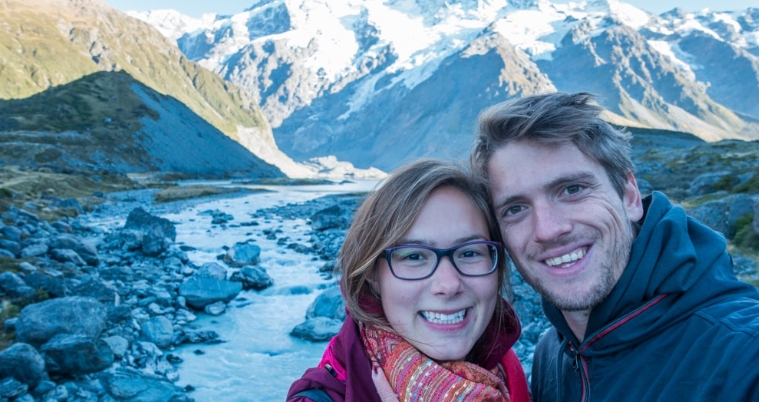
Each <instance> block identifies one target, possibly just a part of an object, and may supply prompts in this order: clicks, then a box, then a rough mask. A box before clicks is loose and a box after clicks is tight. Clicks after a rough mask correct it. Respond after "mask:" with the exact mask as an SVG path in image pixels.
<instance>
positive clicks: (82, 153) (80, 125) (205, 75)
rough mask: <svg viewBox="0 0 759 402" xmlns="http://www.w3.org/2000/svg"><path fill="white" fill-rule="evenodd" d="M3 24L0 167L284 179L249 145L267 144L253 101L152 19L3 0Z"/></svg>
mask: <svg viewBox="0 0 759 402" xmlns="http://www.w3.org/2000/svg"><path fill="white" fill-rule="evenodd" d="M0 20H2V21H4V24H5V25H4V26H5V29H3V30H1V31H0V54H2V59H3V66H2V69H1V70H2V71H1V73H0V99H5V100H6V101H4V102H3V103H2V105H0V108H2V110H3V116H2V124H1V126H2V127H0V141H2V146H3V147H4V148H5V149H10V148H8V147H11V148H13V147H15V148H16V149H15V150H14V153H12V154H8V155H17V156H9V157H7V158H4V159H3V161H2V162H3V163H6V164H7V163H24V161H28V162H29V163H36V162H39V161H44V162H45V163H48V162H55V163H56V164H59V165H71V166H74V165H78V164H83V165H88V164H91V165H93V166H100V165H101V164H103V165H102V166H107V167H108V168H111V169H115V170H117V171H150V170H171V171H177V172H182V173H188V174H194V175H195V174H197V175H202V176H206V177H208V176H218V175H223V176H228V175H230V174H236V173H238V172H239V173H240V174H245V175H261V176H264V177H272V176H282V173H281V172H280V171H279V169H277V168H274V167H272V166H271V165H269V164H268V163H265V162H263V161H262V160H261V159H260V158H258V157H256V156H255V155H253V154H252V153H251V149H256V150H257V151H260V150H261V149H268V148H272V149H276V145H275V144H274V140H273V137H272V133H271V129H270V127H269V125H268V123H267V122H266V119H265V118H264V117H263V115H262V114H261V112H260V109H259V107H258V105H257V104H256V102H255V101H253V98H252V97H251V96H249V95H248V94H246V93H245V92H244V91H242V90H241V89H240V88H239V87H237V86H236V85H234V84H231V83H229V82H225V81H223V80H222V79H221V77H219V76H218V75H216V74H214V73H212V72H211V71H209V70H207V69H205V68H203V67H201V66H199V65H198V64H196V63H194V62H191V61H189V60H187V58H186V57H185V56H184V55H183V54H182V52H181V51H180V50H179V49H178V48H177V47H176V45H175V44H173V43H172V42H171V41H169V40H168V39H166V38H165V37H163V36H162V35H161V34H160V33H159V32H158V31H157V30H155V29H154V28H153V27H151V26H150V25H148V24H146V23H144V22H142V21H139V20H137V19H134V18H132V17H129V16H127V15H125V14H123V13H120V12H117V11H115V10H113V9H112V8H110V7H109V6H108V5H107V4H105V3H104V2H102V1H100V0H32V1H16V0H10V1H6V2H5V3H4V4H3V6H2V7H0ZM18 141H22V142H23V141H30V144H33V145H29V146H28V147H24V146H23V145H21V146H17V142H18ZM43 144H47V145H44V146H43ZM240 144H244V145H240ZM55 149H58V151H56V150H55ZM35 150H37V151H38V152H35ZM40 153H41V154H40ZM59 154H60V155H59ZM4 155H5V154H4ZM56 155H59V156H58V157H55V156H56ZM21 156H23V157H21Z"/></svg>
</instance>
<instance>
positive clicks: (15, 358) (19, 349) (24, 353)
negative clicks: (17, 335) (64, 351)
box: [0, 342, 47, 387]
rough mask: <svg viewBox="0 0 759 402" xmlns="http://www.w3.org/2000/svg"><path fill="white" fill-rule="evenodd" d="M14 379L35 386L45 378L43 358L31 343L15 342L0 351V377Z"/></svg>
mask: <svg viewBox="0 0 759 402" xmlns="http://www.w3.org/2000/svg"><path fill="white" fill-rule="evenodd" d="M3 377H14V378H15V379H17V380H19V381H21V382H23V383H24V384H28V385H29V386H31V387H35V386H36V385H37V384H38V383H39V382H40V381H41V380H44V379H46V378H47V373H46V372H45V360H44V359H43V358H42V356H41V355H40V354H39V352H37V349H35V348H34V347H33V346H32V345H30V344H28V343H22V342H16V343H14V344H13V345H11V346H9V347H8V348H7V349H5V350H2V351H0V378H3Z"/></svg>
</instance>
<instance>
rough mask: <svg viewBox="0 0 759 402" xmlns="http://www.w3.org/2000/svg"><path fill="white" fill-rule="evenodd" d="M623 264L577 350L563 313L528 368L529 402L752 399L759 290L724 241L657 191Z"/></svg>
mask: <svg viewBox="0 0 759 402" xmlns="http://www.w3.org/2000/svg"><path fill="white" fill-rule="evenodd" d="M643 207H644V210H645V216H644V218H643V220H642V227H641V229H640V231H639V233H638V235H637V237H636V239H635V242H634V243H633V247H632V252H631V255H630V261H629V263H628V265H627V268H626V269H625V271H624V273H623V274H622V276H621V278H620V280H619V282H617V284H616V286H615V287H614V289H613V290H612V292H611V294H609V296H608V298H607V299H606V300H605V301H604V302H603V303H601V304H600V305H598V306H597V307H595V308H594V309H593V310H592V311H591V314H590V317H589V321H588V327H587V331H586V333H585V335H586V336H585V337H584V340H583V342H578V340H577V338H576V337H575V336H574V334H573V333H572V331H571V330H570V328H569V326H568V325H567V322H566V320H565V319H564V317H563V316H562V314H561V312H560V311H559V310H558V309H556V308H555V307H553V306H552V305H550V304H549V303H548V302H547V301H546V300H545V299H544V300H543V311H544V312H545V314H546V316H547V317H548V319H549V320H550V321H551V323H552V324H553V326H554V327H553V328H551V329H550V330H549V331H548V332H546V334H545V335H544V336H543V337H542V338H541V340H540V342H539V344H538V346H537V348H536V350H535V356H534V360H533V371H532V383H531V390H532V395H533V401H534V402H548V401H561V402H568V401H610V402H622V401H636V402H644V401H645V402H653V401H688V402H695V401H704V402H705V401H730V402H735V401H754V402H756V401H759V292H758V291H757V289H756V288H755V287H754V286H752V285H750V284H746V283H743V282H741V281H739V280H737V279H736V277H735V275H734V273H733V267H732V261H731V258H730V256H729V254H728V253H727V248H726V242H725V239H724V237H723V236H722V235H721V234H720V233H718V232H715V231H713V230H712V229H710V228H708V227H707V226H705V225H703V224H702V223H700V222H698V221H697V220H695V219H693V218H690V217H688V216H687V215H686V213H685V210H684V209H683V208H682V207H680V206H675V205H673V204H671V203H670V201H669V200H668V199H667V197H666V196H665V195H664V194H662V193H658V192H654V193H653V194H652V195H651V196H649V197H646V198H645V199H644V200H643Z"/></svg>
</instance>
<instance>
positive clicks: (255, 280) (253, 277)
mask: <svg viewBox="0 0 759 402" xmlns="http://www.w3.org/2000/svg"><path fill="white" fill-rule="evenodd" d="M229 279H230V280H232V281H236V282H240V283H242V288H243V289H245V290H250V289H253V290H263V289H266V288H268V287H269V286H271V285H273V284H274V281H273V280H272V279H271V276H269V274H267V273H266V270H265V269H264V268H262V267H250V266H245V267H242V268H240V270H239V271H237V272H235V273H233V274H232V277H231V278H229Z"/></svg>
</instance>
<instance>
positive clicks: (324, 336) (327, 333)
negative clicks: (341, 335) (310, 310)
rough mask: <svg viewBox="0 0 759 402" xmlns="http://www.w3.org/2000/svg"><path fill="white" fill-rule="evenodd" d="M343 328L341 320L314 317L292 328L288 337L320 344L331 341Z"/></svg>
mask: <svg viewBox="0 0 759 402" xmlns="http://www.w3.org/2000/svg"><path fill="white" fill-rule="evenodd" d="M342 326H343V322H342V321H341V320H335V319H333V318H327V317H316V318H311V319H308V320H306V322H304V323H302V324H300V325H298V326H296V327H295V328H293V330H292V332H290V335H292V336H294V337H296V338H300V339H305V340H307V341H312V342H322V341H327V340H329V339H331V338H332V337H333V336H335V335H337V333H338V332H340V327H342Z"/></svg>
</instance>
